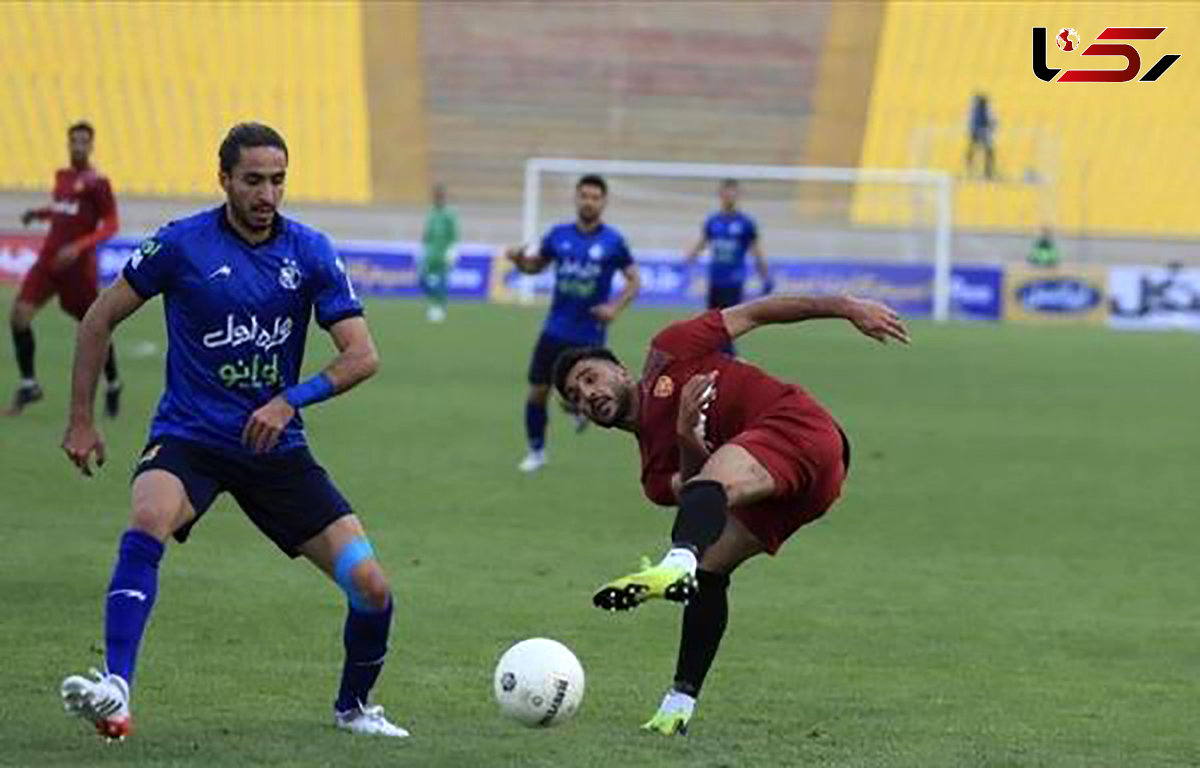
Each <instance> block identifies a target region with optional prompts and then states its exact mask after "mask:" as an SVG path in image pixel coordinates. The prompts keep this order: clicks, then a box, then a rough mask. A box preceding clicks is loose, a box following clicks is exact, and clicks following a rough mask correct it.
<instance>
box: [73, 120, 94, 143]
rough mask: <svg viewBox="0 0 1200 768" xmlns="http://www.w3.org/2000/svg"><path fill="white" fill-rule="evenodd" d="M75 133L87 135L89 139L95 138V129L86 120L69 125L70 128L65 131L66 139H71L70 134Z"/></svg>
mask: <svg viewBox="0 0 1200 768" xmlns="http://www.w3.org/2000/svg"><path fill="white" fill-rule="evenodd" d="M75 131H83V132H84V133H86V134H87V135H88V138H89V139H94V138H96V129H95V128H93V127H92V124H91V123H89V122H88V121H87V120H76V121H75V122H73V123H71V127H70V128H68V129H67V138H68V139H69V138H71V134H73V133H75Z"/></svg>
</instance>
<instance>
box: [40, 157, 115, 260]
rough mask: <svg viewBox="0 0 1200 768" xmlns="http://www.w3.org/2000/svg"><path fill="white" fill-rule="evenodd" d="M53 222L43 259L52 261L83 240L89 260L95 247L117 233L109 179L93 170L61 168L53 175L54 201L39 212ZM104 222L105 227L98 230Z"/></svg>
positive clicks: (46, 240) (81, 256)
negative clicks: (63, 248) (60, 250)
mask: <svg viewBox="0 0 1200 768" xmlns="http://www.w3.org/2000/svg"><path fill="white" fill-rule="evenodd" d="M37 213H38V215H39V216H40V217H41V218H48V219H50V232H49V233H48V234H47V235H46V239H45V241H43V243H42V250H41V253H40V257H39V258H41V259H53V258H54V255H55V254H56V253H58V249H59V248H62V247H63V246H64V245H68V244H70V243H74V242H76V241H80V240H82V241H83V242H82V243H81V245H82V246H83V253H81V254H80V258H81V259H90V258H91V257H92V256H93V254H94V251H95V248H96V245H97V244H98V243H99V242H100V241H101V240H105V239H107V238H108V237H111V236H112V235H113V234H115V233H116V230H117V203H116V200H115V199H114V198H113V192H112V186H111V185H109V183H108V177H106V176H104V175H102V174H100V173H98V172H97V171H96V170H95V169H94V168H84V169H83V170H75V169H74V168H60V169H59V170H58V171H57V172H56V173H55V174H54V194H53V198H52V202H51V203H50V205H48V206H46V207H45V208H42V209H39V210H38V211H37ZM102 222H103V224H104V227H103V228H101V229H100V230H99V231H97V228H98V227H99V226H100V224H101V223H102Z"/></svg>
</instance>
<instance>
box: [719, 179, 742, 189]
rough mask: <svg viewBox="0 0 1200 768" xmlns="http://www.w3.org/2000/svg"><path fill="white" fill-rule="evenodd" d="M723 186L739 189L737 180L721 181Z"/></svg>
mask: <svg viewBox="0 0 1200 768" xmlns="http://www.w3.org/2000/svg"><path fill="white" fill-rule="evenodd" d="M721 186H722V187H737V186H738V180H737V179H721Z"/></svg>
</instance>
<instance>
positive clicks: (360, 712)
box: [333, 704, 410, 739]
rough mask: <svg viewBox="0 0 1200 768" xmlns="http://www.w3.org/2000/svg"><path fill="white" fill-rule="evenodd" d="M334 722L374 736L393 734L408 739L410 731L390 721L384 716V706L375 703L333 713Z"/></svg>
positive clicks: (345, 728)
mask: <svg viewBox="0 0 1200 768" xmlns="http://www.w3.org/2000/svg"><path fill="white" fill-rule="evenodd" d="M333 724H334V725H335V726H336V727H337V728H340V729H341V730H343V731H350V732H351V733H366V734H371V735H373V736H392V737H394V738H398V739H407V738H408V737H409V735H410V734H409V732H408V731H406V730H404V729H403V728H401V727H400V726H398V725H396V724H395V723H392V722H389V721H388V719H387V718H386V717H384V716H383V707H381V706H379V705H378V704H375V705H374V706H369V707H368V706H365V705H363V704H359V705H358V706H357V707H355V708H354V709H351V710H347V711H345V712H336V711H335V712H334V713H333Z"/></svg>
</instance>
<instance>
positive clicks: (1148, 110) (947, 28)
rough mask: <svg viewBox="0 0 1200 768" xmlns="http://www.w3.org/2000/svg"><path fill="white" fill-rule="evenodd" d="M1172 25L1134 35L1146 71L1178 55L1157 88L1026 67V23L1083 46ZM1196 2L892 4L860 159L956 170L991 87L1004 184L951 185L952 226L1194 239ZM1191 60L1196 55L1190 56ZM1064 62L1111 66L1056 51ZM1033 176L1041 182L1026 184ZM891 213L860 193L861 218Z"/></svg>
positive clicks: (885, 221)
mask: <svg viewBox="0 0 1200 768" xmlns="http://www.w3.org/2000/svg"><path fill="white" fill-rule="evenodd" d="M1135 16H1136V18H1138V19H1142V20H1148V19H1154V20H1155V23H1156V24H1158V25H1160V26H1165V27H1167V31H1166V32H1165V33H1164V34H1163V35H1162V36H1161V37H1160V38H1159V39H1158V40H1154V41H1142V42H1139V43H1138V46H1137V47H1138V49H1139V50H1140V51H1141V54H1142V71H1143V72H1145V71H1147V70H1148V69H1149V68H1150V67H1151V66H1153V64H1154V62H1156V61H1157V60H1158V58H1159V57H1161V56H1162V55H1164V54H1167V53H1181V54H1183V58H1182V59H1180V61H1179V62H1177V63H1176V65H1175V66H1174V67H1173V68H1172V69H1171V70H1169V71H1168V72H1167V73H1166V74H1165V75H1164V76H1163V77H1162V78H1161V79H1160V80H1159V81H1157V82H1154V83H1137V82H1132V83H1123V84H1115V83H1100V84H1093V83H1085V84H1066V83H1044V82H1042V81H1040V80H1038V79H1037V78H1036V77H1034V75H1033V73H1032V70H1031V37H1032V33H1031V29H1032V28H1033V27H1035V26H1046V27H1051V29H1050V30H1049V32H1048V36H1049V37H1050V38H1053V36H1054V35H1055V34H1056V33H1057V31H1058V29H1059V28H1060V27H1064V26H1070V27H1074V28H1076V29H1077V30H1078V31H1079V34H1080V35H1081V36H1082V38H1083V45H1084V46H1086V45H1087V44H1088V43H1090V42H1092V41H1093V40H1094V39H1095V36H1096V35H1098V34H1100V32H1101V31H1102V30H1103V29H1104V28H1105V27H1106V26H1116V25H1122V24H1127V23H1128V19H1129V18H1132V17H1135ZM1198 43H1200V4H1196V3H1169V2H1157V3H1150V2H1117V3H1112V2H1109V3H1099V2H1097V3H1074V4H1065V5H1058V6H1051V7H1049V8H1048V7H1047V6H1046V4H1044V3H1032V2H1025V3H950V2H947V3H902V2H892V3H888V4H887V6H886V8H885V16H884V26H883V33H882V36H881V40H880V44H879V46H880V47H879V53H878V56H877V59H876V61H877V65H876V68H875V78H874V87H873V89H872V93H871V101H870V108H869V110H868V111H867V115H868V123H867V128H866V136H865V139H864V142H863V150H862V156H861V160H860V162H861V164H862V165H863V166H882V167H889V166H913V165H919V166H928V167H933V168H938V169H943V170H948V171H953V172H956V173H957V172H961V169H962V163H963V154H964V152H965V149H966V124H967V107H968V102H969V100H970V98H971V96H972V95H973V94H974V93H976V92H985V93H987V94H988V95H989V96H990V98H991V101H992V104H993V107H994V109H995V111H996V115H997V118H998V129H997V131H996V148H997V164H998V168H999V176H1000V180H999V181H998V182H996V183H990V182H986V181H982V180H968V179H963V180H962V183H960V184H958V185H957V190H958V191H957V200H956V211H955V219H956V225H957V226H958V227H959V228H960V229H973V230H992V231H1014V232H1015V231H1022V232H1032V231H1035V230H1036V229H1037V228H1038V227H1039V226H1040V225H1041V224H1042V223H1047V224H1052V225H1054V226H1055V227H1056V228H1057V229H1058V230H1059V231H1068V232H1081V231H1086V232H1094V233H1105V234H1113V235H1134V234H1144V233H1154V234H1156V235H1160V236H1180V237H1182V236H1194V235H1196V234H1197V233H1200V219H1197V217H1196V216H1195V213H1194V210H1193V208H1194V206H1193V205H1191V202H1190V200H1189V197H1188V195H1187V191H1188V190H1189V188H1190V185H1191V184H1192V183H1193V182H1194V179H1195V178H1196V177H1197V174H1198V173H1200V167H1197V153H1196V152H1195V143H1196V138H1195V116H1196V115H1197V114H1200V89H1197V88H1196V87H1195V81H1196V75H1195V65H1194V64H1191V63H1189V58H1190V59H1191V60H1192V61H1195V60H1196V59H1195V52H1196V51H1197V50H1200V45H1197V44H1198ZM1189 54H1190V56H1189ZM1047 61H1048V63H1049V66H1051V67H1059V68H1068V69H1089V68H1091V69H1107V68H1114V65H1115V64H1116V63H1117V60H1113V59H1106V58H1092V59H1091V60H1090V61H1088V60H1087V59H1083V58H1081V57H1078V56H1076V55H1074V54H1069V53H1060V52H1059V51H1057V50H1056V49H1055V46H1054V45H1053V43H1051V44H1050V46H1049V52H1048V53H1047ZM1031 182H1044V184H1043V183H1031ZM893 211H894V208H887V207H884V206H880V205H877V204H876V202H875V201H873V200H872V199H871V196H870V195H867V194H860V195H859V196H858V199H857V201H856V205H855V210H854V216H855V219H856V220H857V221H859V222H864V223H865V222H870V223H876V224H882V225H890V224H898V223H902V222H897V221H894V220H892V219H891V218H890V216H891V213H892V212H893Z"/></svg>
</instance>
